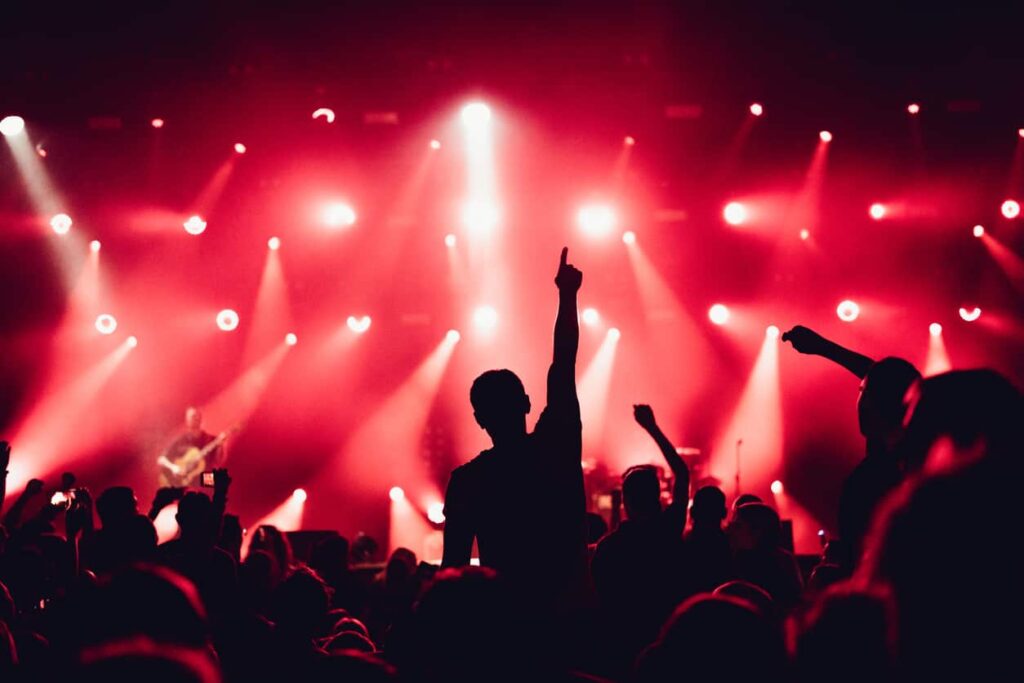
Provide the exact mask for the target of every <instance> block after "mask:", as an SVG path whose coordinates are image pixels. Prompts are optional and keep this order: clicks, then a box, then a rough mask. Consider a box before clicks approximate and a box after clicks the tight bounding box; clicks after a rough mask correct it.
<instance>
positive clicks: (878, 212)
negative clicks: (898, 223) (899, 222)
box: [868, 202, 886, 221]
mask: <svg viewBox="0 0 1024 683" xmlns="http://www.w3.org/2000/svg"><path fill="white" fill-rule="evenodd" d="M868 213H869V214H870V215H871V217H872V218H874V219H875V220H876V221H880V220H882V219H883V218H885V213H886V210H885V204H879V203H878V202H875V203H874V204H872V205H871V207H870V208H869V209H868Z"/></svg>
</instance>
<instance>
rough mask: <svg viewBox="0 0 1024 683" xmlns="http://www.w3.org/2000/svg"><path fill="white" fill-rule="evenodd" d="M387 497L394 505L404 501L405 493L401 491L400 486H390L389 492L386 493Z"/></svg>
mask: <svg viewBox="0 0 1024 683" xmlns="http://www.w3.org/2000/svg"><path fill="white" fill-rule="evenodd" d="M388 497H389V498H390V499H391V500H392V501H393V502H395V503H397V502H399V501H402V500H405V491H403V490H402V487H401V486H392V487H391V490H390V491H388Z"/></svg>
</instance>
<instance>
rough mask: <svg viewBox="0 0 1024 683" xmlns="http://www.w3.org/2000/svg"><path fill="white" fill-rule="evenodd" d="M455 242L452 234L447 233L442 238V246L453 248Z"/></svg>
mask: <svg viewBox="0 0 1024 683" xmlns="http://www.w3.org/2000/svg"><path fill="white" fill-rule="evenodd" d="M455 242H456V240H455V235H453V234H452V233H448V234H447V235H445V236H444V246H446V247H454V246H455Z"/></svg>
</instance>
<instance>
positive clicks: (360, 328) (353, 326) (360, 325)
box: [345, 315, 370, 334]
mask: <svg viewBox="0 0 1024 683" xmlns="http://www.w3.org/2000/svg"><path fill="white" fill-rule="evenodd" d="M345 324H346V325H348V329H350V330H352V331H353V332H355V333H356V334H362V333H363V332H366V331H367V330H368V329H370V316H368V315H364V316H361V317H358V318H357V317H356V316H354V315H350V316H349V317H348V319H347V320H346V321H345Z"/></svg>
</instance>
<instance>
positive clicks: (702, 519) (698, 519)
mask: <svg viewBox="0 0 1024 683" xmlns="http://www.w3.org/2000/svg"><path fill="white" fill-rule="evenodd" d="M726 512H727V511H726V507H725V494H724V493H722V489H720V488H718V487H717V486H702V487H700V488H699V489H698V490H697V493H695V494H693V507H692V508H691V509H690V515H691V516H692V517H693V522H694V524H712V525H713V524H716V523H718V524H721V522H722V520H723V519H725V516H726Z"/></svg>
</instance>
